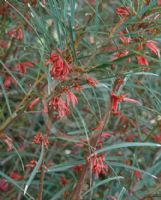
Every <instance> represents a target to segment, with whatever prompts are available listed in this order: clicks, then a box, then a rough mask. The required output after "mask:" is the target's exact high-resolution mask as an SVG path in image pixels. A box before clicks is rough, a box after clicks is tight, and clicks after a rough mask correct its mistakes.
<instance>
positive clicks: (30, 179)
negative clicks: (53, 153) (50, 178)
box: [24, 143, 44, 195]
mask: <svg viewBox="0 0 161 200" xmlns="http://www.w3.org/2000/svg"><path fill="white" fill-rule="evenodd" d="M43 155H44V144H43V143H42V145H41V153H40V157H39V160H38V162H37V164H36V166H35V168H34V170H33V171H32V173H31V175H30V178H29V179H28V181H27V183H26V185H25V188H24V195H25V194H26V192H27V190H28V188H29V186H30V185H31V182H32V180H33V179H34V177H35V176H36V174H37V172H38V170H39V168H40V165H41V163H42V159H43Z"/></svg>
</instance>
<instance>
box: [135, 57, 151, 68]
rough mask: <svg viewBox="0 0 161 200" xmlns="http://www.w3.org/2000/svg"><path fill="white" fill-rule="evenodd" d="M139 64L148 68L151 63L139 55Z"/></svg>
mask: <svg viewBox="0 0 161 200" xmlns="http://www.w3.org/2000/svg"><path fill="white" fill-rule="evenodd" d="M136 59H137V62H138V64H139V65H144V66H148V65H149V62H148V60H147V59H146V58H145V57H144V56H140V55H137V56H136Z"/></svg>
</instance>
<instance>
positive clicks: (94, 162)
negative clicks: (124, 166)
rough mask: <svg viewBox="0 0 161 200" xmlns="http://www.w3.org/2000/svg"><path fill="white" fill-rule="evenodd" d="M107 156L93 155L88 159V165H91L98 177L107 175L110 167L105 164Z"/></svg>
mask: <svg viewBox="0 0 161 200" xmlns="http://www.w3.org/2000/svg"><path fill="white" fill-rule="evenodd" d="M104 162H105V155H103V154H102V155H101V154H99V155H98V154H93V155H92V156H90V157H89V158H88V159H87V163H88V164H89V165H90V167H91V169H92V172H93V173H94V174H95V175H96V176H97V177H98V176H99V175H100V174H106V173H107V171H108V166H107V165H106V164H104Z"/></svg>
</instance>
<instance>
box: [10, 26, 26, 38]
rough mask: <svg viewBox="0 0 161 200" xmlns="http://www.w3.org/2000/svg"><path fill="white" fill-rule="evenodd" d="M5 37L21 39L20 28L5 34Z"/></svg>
mask: <svg viewBox="0 0 161 200" xmlns="http://www.w3.org/2000/svg"><path fill="white" fill-rule="evenodd" d="M7 35H8V36H9V37H12V38H16V39H17V40H22V39H23V32H22V29H21V28H12V29H10V30H9V31H8V32H7Z"/></svg>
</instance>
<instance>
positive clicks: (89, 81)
mask: <svg viewBox="0 0 161 200" xmlns="http://www.w3.org/2000/svg"><path fill="white" fill-rule="evenodd" d="M86 82H87V84H88V85H90V86H92V87H96V85H97V84H98V81H97V80H96V79H94V78H90V77H87V78H86Z"/></svg>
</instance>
